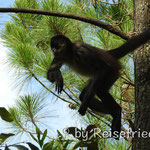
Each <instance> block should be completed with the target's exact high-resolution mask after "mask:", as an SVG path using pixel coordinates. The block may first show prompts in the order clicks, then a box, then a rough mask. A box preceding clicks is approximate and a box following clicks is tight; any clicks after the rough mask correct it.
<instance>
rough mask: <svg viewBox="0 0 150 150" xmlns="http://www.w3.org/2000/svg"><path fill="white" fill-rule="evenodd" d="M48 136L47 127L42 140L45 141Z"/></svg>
mask: <svg viewBox="0 0 150 150" xmlns="http://www.w3.org/2000/svg"><path fill="white" fill-rule="evenodd" d="M46 136H47V129H46V130H45V131H44V133H43V137H42V140H41V141H42V143H44V140H45V138H46Z"/></svg>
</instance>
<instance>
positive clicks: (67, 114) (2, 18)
mask: <svg viewBox="0 0 150 150" xmlns="http://www.w3.org/2000/svg"><path fill="white" fill-rule="evenodd" d="M13 2H14V0H0V7H12V6H13ZM7 21H10V17H9V16H8V14H6V13H5V14H4V13H0V31H1V30H2V29H3V28H4V25H5V22H7ZM7 51H8V48H7V47H5V45H4V43H3V41H2V39H1V38H0V107H6V108H8V106H9V107H10V106H13V105H14V104H15V100H16V99H17V98H18V96H19V94H20V93H19V92H18V89H16V88H14V86H13V85H14V80H13V77H12V76H11V74H10V72H9V70H10V69H9V68H8V66H6V64H5V60H6V59H7ZM49 99H51V98H50V97H49ZM51 109H52V110H54V111H56V112H57V116H58V117H57V119H56V118H54V119H51V122H48V123H49V124H51V125H52V126H53V130H54V134H56V130H60V131H63V129H64V128H67V127H70V126H76V127H80V126H81V117H80V116H79V115H78V114H77V112H75V111H74V112H73V111H71V110H70V109H68V105H67V104H66V103H64V102H62V101H61V100H59V101H58V102H57V103H56V102H55V104H54V103H53V104H52V108H51ZM0 126H1V130H3V128H4V129H5V126H4V125H2V123H1V119H0ZM3 132H5V131H4V130H3ZM0 133H1V131H0Z"/></svg>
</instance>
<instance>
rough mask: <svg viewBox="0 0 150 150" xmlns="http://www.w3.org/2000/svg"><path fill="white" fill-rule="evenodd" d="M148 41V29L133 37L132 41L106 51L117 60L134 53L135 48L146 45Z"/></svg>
mask: <svg viewBox="0 0 150 150" xmlns="http://www.w3.org/2000/svg"><path fill="white" fill-rule="evenodd" d="M148 40H150V28H149V29H147V30H146V31H144V32H143V33H141V34H139V35H137V36H135V37H133V38H132V39H129V40H128V41H126V42H125V43H124V44H123V45H122V46H120V47H118V48H116V49H113V50H110V51H108V53H109V54H111V55H112V56H113V57H115V58H117V59H119V58H122V57H124V56H125V55H126V54H128V53H130V52H132V51H134V50H135V49H136V48H138V47H139V46H141V45H142V44H144V43H146V42H147V41H148Z"/></svg>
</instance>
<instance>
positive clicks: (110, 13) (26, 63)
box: [1, 0, 147, 149]
mask: <svg viewBox="0 0 150 150" xmlns="http://www.w3.org/2000/svg"><path fill="white" fill-rule="evenodd" d="M14 6H15V7H17V8H36V9H44V10H50V11H58V12H69V13H72V14H80V15H82V16H85V17H91V18H95V19H98V20H102V21H105V22H106V23H109V24H110V25H112V26H113V27H115V28H116V29H118V30H120V31H123V32H125V33H127V32H130V31H132V30H133V15H132V10H133V4H132V0H128V1H123V0H119V1H116V2H115V1H113V2H112V3H111V2H108V1H97V0H94V1H86V0H85V1H82V2H81V1H79V0H76V1H66V3H65V4H64V3H61V2H60V1H58V0H57V1H55V2H54V1H52V0H43V1H40V2H39V1H36V0H30V1H25V0H22V1H19V0H16V1H15V5H14ZM125 33H124V34H125ZM56 34H63V35H65V36H68V37H69V38H70V39H71V40H80V41H84V42H87V43H89V44H91V45H94V46H98V47H102V48H105V49H106V50H108V49H112V48H115V47H118V46H119V45H121V44H122V43H123V42H124V40H123V39H121V38H120V37H118V36H116V35H114V34H111V33H109V32H108V31H106V30H102V29H101V28H98V27H96V26H94V25H90V24H85V23H83V22H78V21H76V20H69V19H66V18H58V17H51V16H41V15H33V14H17V15H12V21H11V22H9V23H7V24H6V27H5V30H3V31H2V34H1V35H2V37H3V39H4V40H5V43H6V45H7V46H8V47H9V48H10V51H9V53H8V56H9V57H8V64H9V65H10V66H11V67H12V68H16V72H17V73H16V72H15V74H16V75H17V78H18V79H19V80H18V81H20V80H21V81H22V82H21V83H23V85H24V84H25V83H27V81H29V79H34V81H37V82H38V83H40V85H41V86H42V87H43V93H44V94H45V93H47V92H50V93H52V94H53V95H55V96H56V97H58V98H59V99H61V100H63V101H65V102H67V103H68V104H69V105H68V106H69V107H70V108H71V109H74V110H77V109H78V107H79V100H78V94H79V93H80V91H81V89H82V88H83V85H84V83H85V81H86V78H83V77H80V76H79V75H77V74H75V73H72V72H71V71H70V70H69V68H67V67H66V66H64V67H63V68H62V72H63V76H64V77H65V90H64V91H63V92H64V93H63V94H62V95H57V94H55V92H54V91H53V85H51V84H50V83H48V82H47V80H46V71H47V69H48V67H49V64H50V62H51V60H52V58H53V56H52V55H51V53H50V52H49V39H50V38H51V37H52V36H54V35H56ZM125 35H126V37H128V36H132V33H130V34H125ZM16 43H17V44H16ZM121 62H122V65H123V67H124V68H126V69H124V70H123V71H122V75H121V78H120V79H119V80H118V81H117V82H116V83H115V85H114V86H113V88H112V90H111V93H112V94H113V96H114V97H115V99H116V100H117V101H118V103H119V104H120V105H121V107H122V109H123V119H122V122H123V126H122V130H123V131H126V130H127V129H128V126H130V127H132V121H133V119H134V98H133V96H134V94H133V91H134V83H133V78H134V77H133V71H132V68H133V64H132V55H131V54H130V55H129V56H128V57H126V58H124V59H122V60H121ZM131 67H132V68H131ZM22 79H23V80H22ZM146 81H147V80H146ZM18 84H19V85H20V82H18ZM51 89H52V90H51ZM88 112H89V113H87V115H86V117H84V118H86V120H85V122H86V124H87V125H89V124H94V125H95V126H96V127H98V128H100V129H101V130H102V131H104V130H109V126H110V121H111V118H110V117H109V116H105V117H102V118H101V117H100V115H99V114H96V113H95V112H92V111H91V110H89V111H88ZM34 125H35V124H34ZM124 139H125V140H126V141H128V142H129V143H128V144H131V139H130V138H126V137H125V138H124ZM79 140H80V139H79ZM122 141H123V142H124V143H126V141H124V140H123V139H122V140H121V141H119V142H116V141H115V143H117V145H115V144H114V143H113V141H112V142H111V143H112V145H110V144H109V145H108V143H110V140H107V139H99V140H98V141H97V143H98V144H99V148H101V149H103V148H107V149H110V148H112V147H113V146H115V149H120V147H122ZM77 144H78V146H85V145H83V142H80V143H77ZM125 146H126V145H125ZM76 147H77V146H76ZM127 147H129V146H127ZM127 147H125V148H124V149H127Z"/></svg>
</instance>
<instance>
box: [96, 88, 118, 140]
mask: <svg viewBox="0 0 150 150" xmlns="http://www.w3.org/2000/svg"><path fill="white" fill-rule="evenodd" d="M96 94H97V96H98V97H99V98H100V99H101V100H102V102H103V104H104V106H105V107H106V108H107V110H108V112H109V114H111V115H112V117H113V120H112V126H111V130H112V135H113V136H116V135H117V136H118V137H117V138H116V139H119V134H120V132H121V107H120V106H119V105H118V104H117V102H116V101H115V100H114V98H113V97H112V96H111V95H110V94H109V93H108V92H107V91H104V90H97V91H96Z"/></svg>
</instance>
